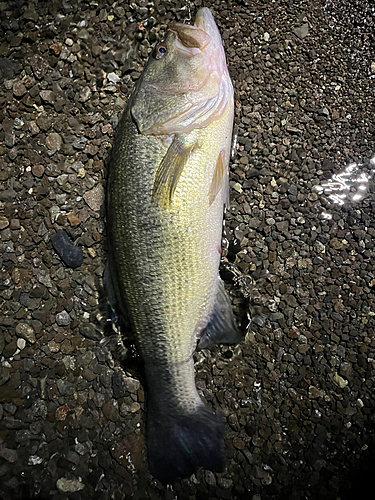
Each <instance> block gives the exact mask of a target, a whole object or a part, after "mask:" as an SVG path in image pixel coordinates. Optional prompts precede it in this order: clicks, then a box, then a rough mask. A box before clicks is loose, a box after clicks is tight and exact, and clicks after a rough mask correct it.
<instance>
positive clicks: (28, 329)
mask: <svg viewBox="0 0 375 500" xmlns="http://www.w3.org/2000/svg"><path fill="white" fill-rule="evenodd" d="M16 334H17V335H19V336H21V337H22V338H24V339H25V340H27V341H28V342H30V343H31V344H34V342H35V341H36V338H35V331H34V328H33V327H32V326H31V325H28V324H27V323H22V322H21V323H17V324H16Z"/></svg>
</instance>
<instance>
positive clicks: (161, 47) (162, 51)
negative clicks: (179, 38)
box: [155, 45, 167, 59]
mask: <svg viewBox="0 0 375 500" xmlns="http://www.w3.org/2000/svg"><path fill="white" fill-rule="evenodd" d="M166 53H167V49H166V47H164V45H159V47H157V49H156V54H155V57H156V59H160V58H161V57H163V56H164V55H165V54H166Z"/></svg>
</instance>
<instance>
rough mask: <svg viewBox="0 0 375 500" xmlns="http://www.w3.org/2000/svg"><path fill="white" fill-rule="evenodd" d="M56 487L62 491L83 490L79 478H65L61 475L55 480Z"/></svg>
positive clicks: (73, 491) (74, 491)
mask: <svg viewBox="0 0 375 500" xmlns="http://www.w3.org/2000/svg"><path fill="white" fill-rule="evenodd" d="M56 487H57V489H58V490H59V491H61V492H62V493H76V492H77V491H81V490H83V489H84V487H85V485H84V484H83V482H82V480H81V479H80V478H79V479H66V478H64V477H61V478H59V479H58V480H57V481H56Z"/></svg>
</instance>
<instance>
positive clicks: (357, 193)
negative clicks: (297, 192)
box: [313, 156, 375, 215]
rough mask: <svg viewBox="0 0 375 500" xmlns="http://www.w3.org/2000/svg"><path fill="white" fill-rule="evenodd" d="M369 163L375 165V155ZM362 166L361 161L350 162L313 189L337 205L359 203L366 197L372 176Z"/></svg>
mask: <svg viewBox="0 0 375 500" xmlns="http://www.w3.org/2000/svg"><path fill="white" fill-rule="evenodd" d="M369 163H370V166H371V167H374V166H375V156H374V157H373V158H371V160H370V161H369ZM361 167H363V164H361V163H358V164H357V163H350V164H349V165H348V166H347V167H346V168H345V169H344V170H343V171H342V172H340V173H338V174H333V175H332V177H331V178H330V179H328V181H325V182H324V183H322V184H320V185H318V186H314V188H313V190H314V191H315V192H316V193H317V194H320V195H321V194H323V193H324V194H325V195H326V196H327V198H328V200H329V201H330V202H331V203H333V204H335V205H340V206H342V205H344V204H345V203H351V202H353V203H358V202H360V201H361V200H363V199H364V198H365V196H366V193H367V190H368V183H369V180H370V178H371V175H370V174H369V173H366V172H364V171H363V168H361ZM322 215H323V214H322Z"/></svg>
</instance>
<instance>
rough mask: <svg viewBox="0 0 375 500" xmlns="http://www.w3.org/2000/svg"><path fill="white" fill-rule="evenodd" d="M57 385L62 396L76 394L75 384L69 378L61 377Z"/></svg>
mask: <svg viewBox="0 0 375 500" xmlns="http://www.w3.org/2000/svg"><path fill="white" fill-rule="evenodd" d="M56 385H57V389H58V391H59V393H60V394H61V396H71V395H72V394H74V385H73V384H71V383H70V382H69V381H68V380H63V379H61V378H59V379H58V380H57V382H56Z"/></svg>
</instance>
